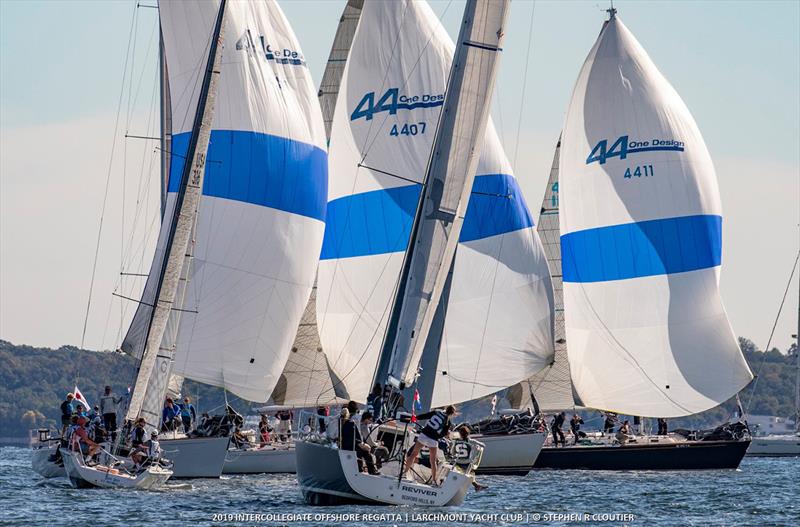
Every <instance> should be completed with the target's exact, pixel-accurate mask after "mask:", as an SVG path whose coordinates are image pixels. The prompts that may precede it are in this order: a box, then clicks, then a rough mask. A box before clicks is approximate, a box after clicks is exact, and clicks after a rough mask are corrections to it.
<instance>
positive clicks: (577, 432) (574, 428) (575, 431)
mask: <svg viewBox="0 0 800 527" xmlns="http://www.w3.org/2000/svg"><path fill="white" fill-rule="evenodd" d="M582 424H583V419H582V418H581V416H579V415H578V414H573V415H572V419H570V420H569V429H570V431H571V432H572V435H573V436H574V437H575V443H574V444H576V445H577V444H578V439H579V438H580V437H581V436H582V435H586V434H584V433H583V432H581V425H582Z"/></svg>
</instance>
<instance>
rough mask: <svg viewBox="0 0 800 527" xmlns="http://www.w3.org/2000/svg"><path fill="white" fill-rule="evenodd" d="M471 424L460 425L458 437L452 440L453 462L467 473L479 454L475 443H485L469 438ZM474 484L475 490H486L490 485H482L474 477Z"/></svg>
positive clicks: (481, 444)
mask: <svg viewBox="0 0 800 527" xmlns="http://www.w3.org/2000/svg"><path fill="white" fill-rule="evenodd" d="M469 432H470V430H469V426H468V425H461V426H459V427H458V436H459V438H458V439H454V440H453V441H451V442H450V453H451V456H452V458H453V464H454V465H455V466H456V467H457V468H460V469H461V470H462V471H463V472H464V473H465V474H468V473H469V471H470V470H471V468H472V463H473V462H474V461H475V458H476V457H477V456H478V449H477V448H475V445H476V444H477V445H480V446H483V443H479V442H477V441H473V440H471V439H470V438H469ZM472 486H473V488H474V489H475V490H484V489H487V488H488V487H487V486H486V485H481V484H480V483H478V482H477V480H475V479H474V478H473V479H472Z"/></svg>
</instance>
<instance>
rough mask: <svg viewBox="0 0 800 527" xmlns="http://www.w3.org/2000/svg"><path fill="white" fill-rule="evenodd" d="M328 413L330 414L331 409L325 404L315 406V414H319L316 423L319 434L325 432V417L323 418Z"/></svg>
mask: <svg viewBox="0 0 800 527" xmlns="http://www.w3.org/2000/svg"><path fill="white" fill-rule="evenodd" d="M330 414H331V410H330V408H328V407H327V406H318V407H317V415H318V416H320V417H318V418H317V425H318V428H319V433H320V434H324V433H325V429H326V427H327V425H326V421H327V419H325V418H326V417H328V416H329V415H330Z"/></svg>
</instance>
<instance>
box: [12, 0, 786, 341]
mask: <svg viewBox="0 0 800 527" xmlns="http://www.w3.org/2000/svg"><path fill="white" fill-rule="evenodd" d="M139 1H140V3H142V4H146V3H147V0H139ZM151 3H152V4H155V0H153V1H152V2H151ZM280 3H281V6H282V7H283V9H284V11H285V13H286V16H287V18H288V19H289V21H290V23H291V24H292V26H293V27H294V30H295V32H296V33H297V36H298V38H299V40H300V43H301V45H302V47H303V51H304V54H305V56H306V58H307V61H308V64H309V67H310V68H311V72H312V75H313V78H314V80H315V82H316V83H319V81H320V79H321V77H322V71H323V69H324V65H325V60H326V59H327V56H328V52H329V50H330V45H331V42H332V39H333V35H334V32H335V30H336V25H337V23H338V19H339V16H340V13H341V10H342V8H343V5H344V0H288V1H286V0H285V1H282V2H280ZM431 4H432V6H433V9H434V11H435V12H436V13H437V14H438V15H439V16H440V17H441V18H442V21H443V23H444V24H445V27H446V28H447V29H448V31H449V32H450V34H451V35H452V36H455V33H456V32H457V29H458V25H459V21H460V18H461V14H462V12H463V5H464V0H441V1H433V2H431ZM607 7H608V6H607V3H606V2H601V1H598V0H589V1H578V0H574V1H565V2H555V1H544V0H539V1H537V2H535V4H534V2H532V1H529V0H514V2H513V3H512V11H511V16H510V24H509V26H508V27H507V28H506V43H505V47H504V48H505V51H504V55H503V59H502V64H501V71H500V75H499V78H498V82H497V90H496V93H495V97H494V103H493V107H492V115H493V118H494V120H495V124H496V125H497V127H498V129H499V131H500V134H501V140H502V141H503V143H504V145H505V148H506V152H507V154H508V156H509V158H510V159H511V161H512V164H513V166H514V170H515V174H516V176H517V178H518V180H519V181H520V185H521V187H522V190H523V193H524V194H525V197H526V199H527V201H528V203H529V205H530V206H531V208H532V209H533V210H534V211H535V210H536V209H538V205H539V203H540V201H541V196H542V195H543V192H544V185H545V183H546V180H547V175H548V172H549V168H550V163H551V160H552V156H553V149H554V147H555V142H556V140H557V138H558V135H559V131H560V129H561V126H562V124H563V120H564V115H565V112H566V110H567V104H568V102H569V99H570V95H571V92H572V88H573V85H574V82H575V79H576V77H577V74H578V71H579V69H580V67H581V65H582V64H583V61H584V59H585V57H586V55H587V53H588V52H589V50H590V48H591V46H592V44H593V43H594V41H595V39H596V37H597V34H598V32H599V31H600V28H601V25H602V22H603V20H604V18H605V13H604V12H603V10H604V9H605V8H607ZM615 7H617V8H618V10H619V16H620V17H621V19H622V20H623V21H624V22H625V24H626V25H627V26H628V28H629V29H630V30H631V31H632V32H633V34H634V35H635V36H636V37H637V38H638V40H639V41H640V42H641V44H642V45H643V46H644V48H645V49H646V50H647V51H648V53H649V54H650V56H651V58H652V59H653V61H654V62H655V63H656V65H657V66H658V67H659V68H660V69H661V71H662V73H664V75H665V76H666V77H667V79H669V81H670V82H671V83H672V85H673V86H674V87H675V88H676V90H677V91H678V93H679V94H680V95H681V97H682V98H683V100H684V101H685V102H686V104H687V106H688V107H689V109H690V111H691V112H692V114H693V115H694V118H695V120H696V121H697V123H698V125H699V127H700V130H701V132H702V134H703V136H704V138H705V141H706V144H707V146H708V148H709V150H710V152H711V155H712V158H713V159H714V164H715V167H716V170H717V176H718V178H719V186H720V192H721V195H722V204H723V211H724V224H723V225H724V226H723V268H722V275H721V282H720V284H721V291H722V296H723V300H724V302H725V306H726V309H727V311H728V315H729V318H730V320H731V324H732V326H733V328H734V331H735V332H736V333H737V334H738V335H741V336H745V337H748V338H750V339H751V340H753V341H754V342H755V343H756V344H757V345H758V346H759V347H762V348H763V347H765V346H766V344H767V340H768V337H769V335H770V331H771V329H772V325H773V322H774V320H775V316H776V314H777V312H778V307H779V304H780V301H781V298H782V295H783V292H784V289H785V288H786V286H787V282H788V279H789V274H790V271H791V269H792V265H793V263H794V259H795V257H796V255H797V252H798V245H799V244H800V230H799V229H798V224H799V223H800V212H798V211H799V210H800V209H799V208H798V202H799V200H800V2H798V1H795V0H787V1H761V2H757V3H754V2H744V1H734V2H726V1H722V0H715V1H702V0H698V1H692V2H690V1H668V2H667V1H663V2H661V1H624V0H618V1H616V2H615ZM532 12H533V22H532V25H531V13H532ZM156 27H157V10H156V9H150V8H146V7H140V8H138V9H137V8H136V0H132V1H128V0H124V1H123V0H119V1H106V2H99V1H81V0H70V1H35V0H33V1H32V0H24V1H23V0H0V339H4V340H8V341H11V342H14V343H17V344H30V345H36V346H51V347H57V346H61V345H65V344H69V345H80V344H81V342H82V341H83V343H84V345H85V347H87V348H90V349H113V348H116V347H117V346H118V345H119V343H120V340H121V336H122V333H124V331H125V329H126V324H127V321H129V319H130V317H131V316H132V314H133V309H134V307H135V304H134V303H133V302H130V301H128V300H124V299H121V298H119V297H116V296H113V295H112V293H115V292H116V294H122V295H123V296H131V297H136V296H137V295H138V291H139V289H140V288H141V286H142V285H143V284H142V279H141V278H139V277H127V276H126V277H120V271H124V272H127V273H146V272H147V270H148V267H149V263H150V259H151V258H152V250H153V244H154V242H155V237H156V235H157V228H158V226H157V222H156V217H157V207H158V156H159V153H158V151H157V150H155V147H156V146H157V145H156V143H155V142H153V141H148V140H142V139H134V138H127V139H126V138H125V137H124V135H125V134H126V132H127V133H128V134H130V135H142V136H148V135H157V133H158V129H157V109H158V104H157V102H158V99H157V92H156V85H157V70H156V68H155V66H156V60H157V55H156V52H157V33H156ZM531 27H532V33H531V31H530V30H531ZM530 35H532V38H530V42H531V46H530V47H529V46H528V42H529V36H530ZM126 57H128V59H127V60H126ZM526 65H527V67H526ZM526 71H527V81H525V73H526ZM123 79H124V80H123ZM523 86H524V91H523ZM112 150H113V155H112ZM107 178H108V179H107ZM107 180H108V182H109V187H108V194H107V200H106V208H105V214H104V215H103V226H102V236H101V238H100V244H99V247H100V248H99V252H98V258H97V268H96V278H95V281H94V288H93V291H92V295H91V299H92V300H91V306H90V309H89V317H88V324H87V326H86V331H85V335H84V317H85V315H86V310H87V299H88V298H89V288H90V284H91V283H92V269H93V262H94V261H95V247H96V242H97V236H98V228H99V223H100V218H101V210H102V206H103V200H104V195H105V192H104V191H105V188H106V181H107ZM797 291H798V283H797V278H795V281H794V282H793V284H792V286H791V289H790V292H789V296H788V298H787V302H786V305H785V307H784V309H783V313H782V316H781V318H780V319H779V322H778V326H777V329H776V332H775V338H774V339H773V342H772V345H773V346H778V347H779V348H781V349H786V348H787V347H788V346H789V343H790V342H791V334H792V333H795V332H796V331H797V312H798V306H797ZM631 301H632V302H633V301H635V299H631Z"/></svg>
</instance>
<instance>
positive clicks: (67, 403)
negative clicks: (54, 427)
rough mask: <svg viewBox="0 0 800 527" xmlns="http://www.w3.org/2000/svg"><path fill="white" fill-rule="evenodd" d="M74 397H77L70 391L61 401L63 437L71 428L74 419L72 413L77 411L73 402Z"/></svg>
mask: <svg viewBox="0 0 800 527" xmlns="http://www.w3.org/2000/svg"><path fill="white" fill-rule="evenodd" d="M73 399H75V396H74V395H73V394H71V393H68V394H67V396H66V398H65V399H64V400H63V401H62V402H61V436H62V437H63V436H64V435H65V434H66V433H67V428H69V425H70V421H71V420H72V414H73V413H74V412H75V405H74V404H73V403H72V400H73Z"/></svg>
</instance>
